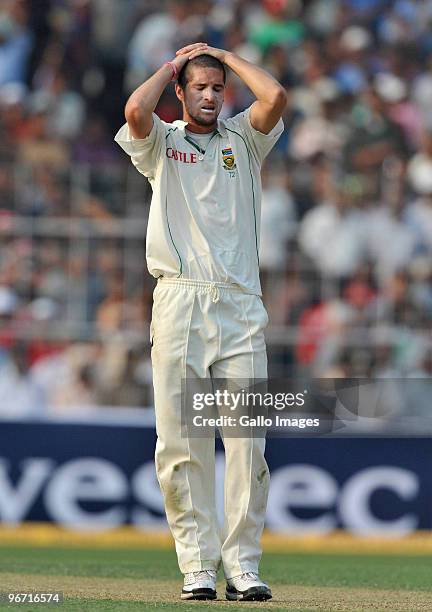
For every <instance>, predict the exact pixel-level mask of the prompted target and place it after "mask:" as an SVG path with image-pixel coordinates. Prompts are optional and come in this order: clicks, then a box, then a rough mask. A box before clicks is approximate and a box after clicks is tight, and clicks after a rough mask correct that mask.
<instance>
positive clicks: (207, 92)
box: [204, 89, 215, 102]
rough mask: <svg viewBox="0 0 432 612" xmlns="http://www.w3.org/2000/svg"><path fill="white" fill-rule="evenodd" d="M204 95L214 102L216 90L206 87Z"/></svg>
mask: <svg viewBox="0 0 432 612" xmlns="http://www.w3.org/2000/svg"><path fill="white" fill-rule="evenodd" d="M204 97H205V99H206V100H208V101H209V102H214V99H215V92H214V91H213V89H205V90H204Z"/></svg>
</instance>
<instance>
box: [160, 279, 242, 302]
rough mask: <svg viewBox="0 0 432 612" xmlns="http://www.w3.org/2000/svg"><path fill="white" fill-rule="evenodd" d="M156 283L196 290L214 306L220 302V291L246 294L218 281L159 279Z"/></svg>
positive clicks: (238, 288)
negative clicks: (201, 292)
mask: <svg viewBox="0 0 432 612" xmlns="http://www.w3.org/2000/svg"><path fill="white" fill-rule="evenodd" d="M158 283H162V284H164V285H172V286H173V287H176V286H177V287H190V288H192V289H198V290H201V291H204V292H205V293H209V294H210V296H211V299H212V302H213V303H214V304H216V303H217V302H219V300H220V296H221V291H235V292H237V293H247V292H246V291H243V290H242V289H241V288H240V287H239V286H238V285H233V284H231V283H222V282H218V281H214V282H213V281H199V280H194V279H191V278H166V277H163V276H162V277H160V278H159V279H158Z"/></svg>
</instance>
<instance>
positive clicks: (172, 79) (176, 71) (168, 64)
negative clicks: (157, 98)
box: [164, 62, 178, 81]
mask: <svg viewBox="0 0 432 612" xmlns="http://www.w3.org/2000/svg"><path fill="white" fill-rule="evenodd" d="M164 66H169V67H170V68H171V70H172V76H171V81H176V80H177V77H178V70H177V66H176V65H175V64H174V63H173V62H165V64H164Z"/></svg>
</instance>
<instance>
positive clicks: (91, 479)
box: [0, 421, 432, 536]
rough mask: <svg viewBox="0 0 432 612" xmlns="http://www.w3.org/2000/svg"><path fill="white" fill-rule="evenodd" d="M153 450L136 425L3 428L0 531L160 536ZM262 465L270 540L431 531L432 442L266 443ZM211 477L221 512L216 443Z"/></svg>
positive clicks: (148, 429)
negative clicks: (129, 531)
mask: <svg viewBox="0 0 432 612" xmlns="http://www.w3.org/2000/svg"><path fill="white" fill-rule="evenodd" d="M155 441H156V434H155V431H154V428H153V427H152V426H145V425H139V424H137V423H136V424H129V425H127V424H125V425H121V424H117V425H113V424H110V425H103V424H97V423H93V424H92V423H61V422H48V421H47V422H18V421H16V422H13V421H4V422H1V423H0V522H3V523H9V524H19V523H20V522H23V521H52V522H56V523H58V524H61V525H65V526H68V527H72V528H80V529H89V530H105V529H112V528H114V527H117V526H119V525H122V524H134V525H138V526H140V527H146V528H149V529H160V528H161V527H163V528H165V527H166V522H165V518H164V511H163V503H162V498H161V495H160V491H159V487H158V483H157V480H156V476H155V471H154V463H153V452H154V446H155ZM266 456H267V461H268V464H269V468H270V472H271V488H270V495H269V503H268V510H267V527H268V528H269V529H270V530H274V531H284V532H286V533H295V534H299V533H303V532H304V533H327V532H329V531H332V530H333V529H335V528H345V529H347V530H348V531H351V532H354V533H357V534H361V535H369V534H388V535H390V536H392V535H394V536H400V535H404V534H407V533H410V532H412V531H414V530H416V529H431V528H432V470H431V465H432V439H429V438H412V439H410V438H363V439H361V438H357V439H356V438H332V439H324V438H309V439H306V438H290V439H281V438H273V439H269V440H268V442H267V451H266ZM216 469H217V471H218V472H219V476H218V478H217V482H218V487H219V491H218V504H219V503H220V508H222V499H221V494H222V485H221V483H222V481H223V469H224V464H223V450H222V446H221V444H220V440H218V441H217V462H216ZM220 511H222V510H221V509H220Z"/></svg>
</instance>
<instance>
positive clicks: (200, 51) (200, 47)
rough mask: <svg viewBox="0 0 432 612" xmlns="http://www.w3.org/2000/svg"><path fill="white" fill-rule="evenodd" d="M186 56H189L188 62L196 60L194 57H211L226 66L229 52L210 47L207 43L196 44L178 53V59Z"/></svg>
mask: <svg viewBox="0 0 432 612" xmlns="http://www.w3.org/2000/svg"><path fill="white" fill-rule="evenodd" d="M184 55H186V56H187V59H188V60H191V59H194V57H198V56H199V55H211V56H212V57H215V58H216V59H218V60H219V61H220V62H222V63H223V64H224V63H225V60H226V58H227V55H228V51H225V50H224V49H215V48H214V47H209V46H208V45H207V44H206V43H195V44H193V45H187V46H186V47H183V48H182V49H179V50H178V51H177V53H176V57H182V56H184Z"/></svg>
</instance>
